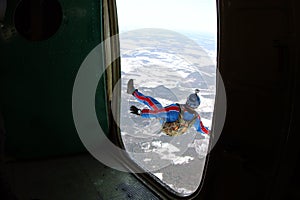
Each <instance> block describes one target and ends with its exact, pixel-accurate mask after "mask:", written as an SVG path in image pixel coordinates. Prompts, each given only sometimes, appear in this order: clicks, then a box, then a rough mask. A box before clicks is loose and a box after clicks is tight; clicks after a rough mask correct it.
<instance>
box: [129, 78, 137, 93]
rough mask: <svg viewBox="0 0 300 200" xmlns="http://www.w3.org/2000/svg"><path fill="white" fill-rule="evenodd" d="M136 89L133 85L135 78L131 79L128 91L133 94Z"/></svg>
mask: <svg viewBox="0 0 300 200" xmlns="http://www.w3.org/2000/svg"><path fill="white" fill-rule="evenodd" d="M135 90H136V89H135V88H134V86H133V79H130V80H129V81H128V83H127V93H128V94H132V93H133V92H134V91H135Z"/></svg>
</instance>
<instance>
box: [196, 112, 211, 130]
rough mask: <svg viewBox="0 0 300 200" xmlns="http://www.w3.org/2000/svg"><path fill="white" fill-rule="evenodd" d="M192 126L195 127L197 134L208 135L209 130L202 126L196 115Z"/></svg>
mask: <svg viewBox="0 0 300 200" xmlns="http://www.w3.org/2000/svg"><path fill="white" fill-rule="evenodd" d="M194 126H195V128H196V130H197V132H199V133H202V134H207V135H209V129H208V128H207V127H205V126H204V125H203V122H202V121H201V118H200V115H198V117H197V119H196V121H195V123H194Z"/></svg>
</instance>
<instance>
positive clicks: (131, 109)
mask: <svg viewBox="0 0 300 200" xmlns="http://www.w3.org/2000/svg"><path fill="white" fill-rule="evenodd" d="M141 112H142V111H141V109H138V108H137V107H135V106H130V113H132V114H135V115H141Z"/></svg>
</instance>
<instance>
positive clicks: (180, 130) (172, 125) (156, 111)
mask: <svg viewBox="0 0 300 200" xmlns="http://www.w3.org/2000/svg"><path fill="white" fill-rule="evenodd" d="M127 93H128V94H132V95H133V96H134V97H135V98H136V99H137V100H138V101H139V102H140V103H143V104H145V105H147V106H148V107H149V109H142V110H141V109H139V108H137V107H136V106H131V107H130V113H132V114H135V115H139V116H141V117H142V118H158V119H161V120H160V121H161V122H162V131H163V132H164V133H166V134H167V135H169V136H176V135H182V134H184V133H185V132H186V131H187V130H188V129H189V128H190V127H191V126H193V125H194V127H195V128H196V130H197V132H199V133H201V134H207V135H208V134H209V130H208V128H207V127H205V126H204V125H203V123H202V121H201V117H200V115H199V114H198V113H197V112H196V111H195V109H197V108H198V107H199V105H200V102H201V101H200V97H199V96H198V95H197V93H199V90H198V89H196V90H195V93H193V94H190V95H189V96H188V98H187V101H186V103H185V104H178V103H173V104H170V105H168V106H165V107H163V106H162V105H161V103H159V102H158V101H157V100H156V99H154V98H153V97H151V96H145V95H144V94H142V93H141V92H139V91H138V90H137V89H136V88H135V87H134V84H133V79H130V80H129V81H128V83H127Z"/></svg>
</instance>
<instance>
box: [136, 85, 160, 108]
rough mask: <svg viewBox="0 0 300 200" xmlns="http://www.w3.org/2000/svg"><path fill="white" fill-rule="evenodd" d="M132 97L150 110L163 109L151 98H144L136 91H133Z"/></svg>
mask: <svg viewBox="0 0 300 200" xmlns="http://www.w3.org/2000/svg"><path fill="white" fill-rule="evenodd" d="M132 95H133V96H134V97H135V98H136V99H137V100H138V101H139V102H141V103H143V104H145V105H147V106H148V107H149V108H150V109H151V110H158V109H161V108H163V106H162V105H161V104H160V103H159V102H158V101H157V100H156V99H154V98H153V97H150V96H145V95H144V94H142V93H141V92H139V91H138V90H135V91H134V92H133V93H132Z"/></svg>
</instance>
